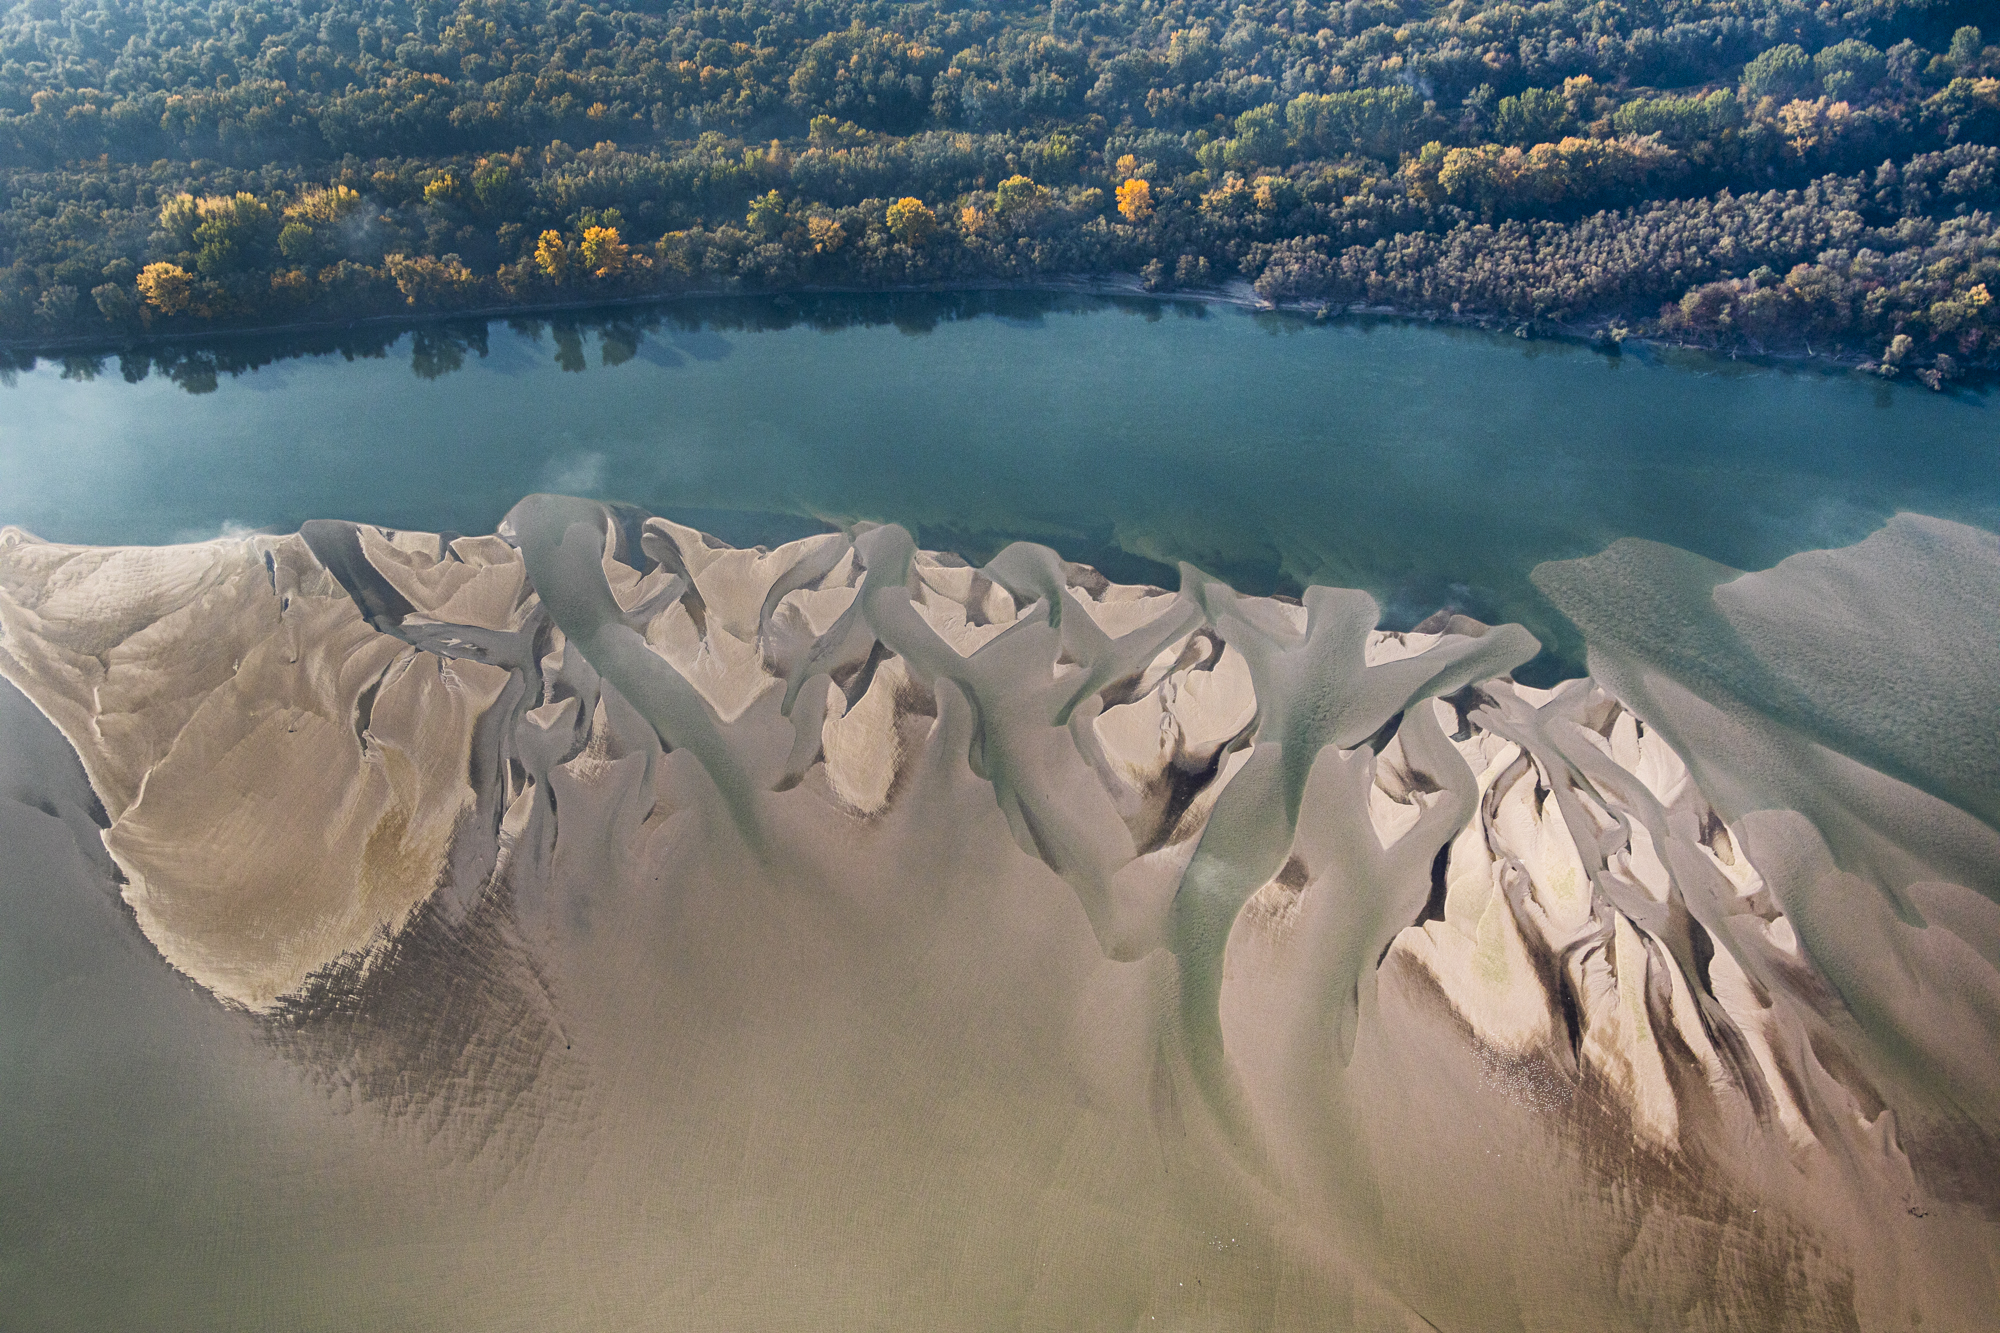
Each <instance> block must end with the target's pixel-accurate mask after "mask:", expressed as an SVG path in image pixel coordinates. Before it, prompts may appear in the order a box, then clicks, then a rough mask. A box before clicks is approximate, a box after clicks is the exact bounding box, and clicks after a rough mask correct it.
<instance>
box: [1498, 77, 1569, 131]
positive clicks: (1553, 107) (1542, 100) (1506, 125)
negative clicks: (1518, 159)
mask: <svg viewBox="0 0 2000 1333" xmlns="http://www.w3.org/2000/svg"><path fill="white" fill-rule="evenodd" d="M1569 125H1570V114H1569V99H1568V98H1566V97H1564V96H1563V95H1562V91H1561V90H1560V89H1557V88H1529V89H1526V90H1525V91H1523V92H1522V93H1521V95H1520V96H1519V97H1503V98H1501V99H1500V106H1499V108H1498V109H1497V110H1496V111H1495V112H1494V113H1493V137H1494V138H1496V139H1498V140H1500V141H1501V142H1503V143H1517V144H1537V143H1549V142H1551V141H1552V140H1555V139H1559V138H1561V137H1562V133H1563V131H1564V129H1566V128H1567V127H1568V126H1569Z"/></svg>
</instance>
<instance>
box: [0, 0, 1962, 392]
mask: <svg viewBox="0 0 2000 1333" xmlns="http://www.w3.org/2000/svg"><path fill="white" fill-rule="evenodd" d="M1982 15H1984V16H1985V17H1986V18H1987V26H1988V27H1989V28H1994V27H1996V22H1995V19H1994V18H1993V17H1992V15H1991V14H1990V11H1989V6H1988V5H1986V4H1984V3H1978V2H1977V0H1821V2H1819V3H1807V2H1806V0H1544V2H1543V3H1538V4H1521V3H1514V2H1513V0H1448V2H1446V3H1439V2H1438V0H1344V2H1342V0H1329V2H1328V3H1316V2H1315V0H1296V2H1294V3H1280V2H1279V0H1245V2H1244V3H1237V4H1232V5H1224V4H1222V3H1220V2H1219V0H1099V2H1096V3H1093V2H1092V0H1052V3H1048V4H1042V5H1036V6H1032V7H1030V6H1026V5H1010V4H1007V3H1004V2H1003V3H998V4H994V5H992V7H990V8H975V7H972V6H971V5H970V4H958V3H954V0H907V2H899V0H734V2H732V0H722V3H718V4H715V5H712V6H711V5H706V4H701V3H693V2H691V0H592V2H591V3H583V2H582V0H458V3H456V4H453V3H451V0H414V2H412V0H248V3H236V2H233V0H232V2H230V3H224V2H223V0H15V2H14V3H12V4H11V6H10V7H9V8H7V9H5V10H4V11H0V182H4V197H3V198H0V342H4V343H5V344H6V345H7V346H8V347H9V348H11V349H12V354H13V355H15V356H17V357H18V356H20V355H23V354H32V353H33V351H34V350H35V349H37V348H41V349H48V348H56V347H63V346H70V347H85V346H101V347H105V348H114V349H115V348H118V347H130V346H135V345H138V344H139V343H141V342H144V341H147V340H148V339H149V337H151V336H156V335H161V334H181V333H192V332H199V331H203V330H213V329H240V328H262V327H276V326H300V325H330V324H335V323H341V322H347V321H353V320H357V319H361V318H367V317H377V316H393V315H409V316H428V315H434V314H442V313H447V312H465V311H471V310H503V309H521V310H527V309H536V308H540V309H547V308H554V307H561V306H581V305H587V304H593V303H609V302H612V301H625V300H635V299H644V298H648V297H654V296H666V295H672V294H679V293H688V292H745V293H748V292H763V291H810V290H851V289H875V288H903V287H942V286H954V285H977V284H980V283H995V282H1027V283H1034V282H1038V281H1049V280H1052V279H1056V278H1064V277H1072V276H1078V275H1085V276H1091V275H1096V276H1101V275H1113V274H1128V275H1134V276H1136V277H1137V278H1138V279H1139V280H1140V281H1142V282H1143V284H1144V285H1145V287H1146V288H1148V289H1149V290H1153V291H1170V290H1176V289H1184V290H1204V289H1213V288H1217V287H1220V286H1222V285H1224V284H1227V283H1231V282H1247V283H1249V284H1251V286H1252V287H1253V288H1254V290H1255V292H1256V293H1257V294H1258V295H1259V296H1261V297H1262V298H1264V299H1266V300H1268V301H1271V302H1275V303H1281V304H1287V305H1302V306H1307V307H1312V306H1322V307H1325V308H1329V309H1334V310H1340V309H1347V308H1352V307H1357V306H1359V307H1365V308H1369V309H1389V310H1396V311H1404V312H1409V313H1413V314H1429V315H1437V316H1449V317H1456V318H1460V319H1480V320H1489V321H1504V322H1505V323H1506V325H1507V326H1509V327H1517V328H1518V329H1519V330H1520V331H1522V332H1523V333H1527V332H1532V331H1535V330H1537V329H1544V328H1547V329H1565V328H1566V329H1589V330H1592V331H1593V332H1594V333H1595V335H1596V336H1600V337H1604V338H1607V339H1610V340H1614V341H1615V340H1620V339H1623V338H1626V337H1629V336H1635V335H1637V336H1651V337H1665V338H1672V339H1675V340H1678V341H1683V342H1690V343H1698V344H1704V345H1711V346H1715V347H1718V348H1727V349H1731V350H1736V349H1742V350H1746V351H1749V352H1753V353H1759V352H1781V351H1788V350H1790V349H1793V348H1796V347H1806V348H1808V349H1812V350H1814V351H1815V352H1825V353H1842V354H1845V355H1848V356H1850V357H1852V358H1857V359H1865V361H1866V365H1867V368H1868V369H1870V370H1872V371H1873V372H1875V373H1878V374H1881V375H1884V376H1896V375H1908V376H1912V377H1916V378H1919V379H1922V380H1923V381H1925V382H1926V383H1929V384H1930V385H1931V386H1932V387H1934V388H1935V387H1939V386H1940V385H1942V384H1943V383H1945V382H1946V381H1948V380H1951V379H1953V378H1955V377H1957V376H1958V375H1960V374H1963V373H1966V372H1967V371H1970V370H1975V369H1988V370H1990V369H1991V368H1993V367H1994V366H1996V365H2000V307H1996V305H1995V302H1994V300H1993V291H1994V290H1995V289H1996V288H2000V234H1996V231H1995V227H1994V210H1995V208H1996V207H2000V147H1997V146H1996V145H2000V45H1991V44H1988V42H1987V40H1986V37H1987V34H1986V33H1984V32H1982V30H1981V28H1980V27H1979V26H1978V22H1979V20H1980V19H1981V17H1982ZM1992 35H1993V36H1995V37H1996V38H2000V31H1995V32H1994V33H1993V34H1992Z"/></svg>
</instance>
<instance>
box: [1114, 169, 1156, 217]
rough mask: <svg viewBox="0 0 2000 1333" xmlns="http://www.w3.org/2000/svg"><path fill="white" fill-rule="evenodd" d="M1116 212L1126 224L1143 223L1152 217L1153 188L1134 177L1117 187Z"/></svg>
mask: <svg viewBox="0 0 2000 1333" xmlns="http://www.w3.org/2000/svg"><path fill="white" fill-rule="evenodd" d="M1118 211H1119V213H1121V214H1122V215H1123V216H1124V218H1125V220H1126V221H1127V222H1144V221H1145V220H1146V219H1147V218H1149V217H1151V216H1153V187H1152V186H1150V185H1148V184H1147V183H1146V182H1145V181H1143V180H1140V179H1139V178H1138V177H1137V176H1134V177H1133V178H1132V179H1131V180H1128V181H1126V182H1125V183H1124V184H1123V185H1121V186H1119V187H1118Z"/></svg>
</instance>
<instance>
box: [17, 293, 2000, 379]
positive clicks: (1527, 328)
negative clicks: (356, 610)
mask: <svg viewBox="0 0 2000 1333" xmlns="http://www.w3.org/2000/svg"><path fill="white" fill-rule="evenodd" d="M989 292H990V293H1020V294H1040V295H1055V296H1063V295H1068V296H1084V297H1099V298H1108V299H1121V300H1136V301H1158V302H1162V303H1172V302H1181V303H1186V302H1194V303H1198V304H1203V305H1217V306H1229V307H1234V308H1238V309H1244V310H1253V311H1264V312H1269V313H1273V314H1286V315H1294V316H1298V317H1301V318H1307V319H1312V320H1315V321H1323V320H1335V319H1389V320H1408V321H1412V322H1416V323H1423V324H1440V325H1446V326H1449V327H1453V328H1464V329H1478V330H1481V331H1484V332H1488V333H1497V334H1511V335H1512V336H1513V337H1516V338H1520V339H1523V340H1543V341H1549V340H1553V341H1562V342H1570V343H1576V344H1581V345H1585V346H1590V347H1593V348H1596V349H1598V350H1600V351H1603V352H1605V353H1607V354H1610V355H1620V354H1622V353H1624V352H1625V351H1626V350H1628V349H1629V350H1635V351H1638V350H1647V351H1655V352H1659V351H1666V352H1683V353H1696V354H1700V355H1706V356H1712V357H1716V358H1718V359H1726V360H1728V361H1731V362H1738V363H1743V364H1749V365H1770V366H1787V367H1794V368H1800V367H1805V368H1812V369H1819V370H1826V371H1834V372H1849V373H1858V374H1876V375H1880V374H1881V371H1880V362H1879V361H1878V360H1876V359H1875V358H1872V357H1870V356H1868V355H1866V354H1864V353H1861V352H1857V351H1855V350H1853V349H1851V348H1846V347H1841V346H1835V347H1833V348H1815V347H1814V346H1813V345H1812V343H1811V341H1810V340H1809V339H1807V340H1802V341H1801V342H1800V343H1799V344H1798V345H1796V346H1781V347H1769V346H1764V345H1761V344H1756V343H1754V342H1753V343H1752V345H1750V346H1747V347H1746V346H1741V345H1738V346H1725V345H1721V344H1719V343H1716V342H1703V341H1699V340H1694V339H1686V338H1675V337H1671V336H1667V335H1665V334H1663V333H1662V332H1660V331H1659V330H1658V329H1657V328H1654V327H1648V326H1650V325H1653V324H1655V323H1656V321H1655V320H1654V319H1653V318H1652V317H1649V316H1645V315H1641V314H1638V313H1635V312H1622V313H1600V314H1597V315H1593V316H1591V317H1590V318H1588V319H1584V320H1567V321H1565V320H1549V319H1539V318H1528V319H1522V318H1520V317H1518V316H1513V315H1508V314H1506V313H1504V312H1499V311H1467V310H1458V311H1451V310H1436V309H1419V308H1409V307H1403V306H1397V305H1393V304H1368V303H1365V302H1351V303H1347V304H1339V303H1334V302H1328V301H1320V300H1311V299H1305V300H1279V301H1273V300H1270V299H1267V298H1266V297H1264V296H1262V295H1260V294H1259V293H1258V292H1257V290H1256V288H1255V287H1253V286H1252V285H1251V284H1250V283H1249V282H1247V281H1244V280H1242V279H1233V280H1231V281H1228V282H1225V283H1221V284H1219V285H1215V286H1206V287H1149V286H1148V285H1147V284H1146V282H1145V281H1144V280H1143V279H1142V278H1141V277H1140V276H1139V275H1138V274H1132V273H1111V274H1073V275H1067V276H1062V277H1055V278H1041V279H1032V280H1008V279H989V280H968V281H965V282H947V283H927V284H910V285H905V286H884V287H861V286H801V287H796V288H789V289H778V290H771V291H743V290H729V289H727V288H721V287H717V288H707V289H700V290H689V291H681V292H670V293H649V294H644V295H631V296H619V297H606V296H602V295H598V296H593V297H590V298H587V299H577V300H572V301H535V302H527V303H518V304H514V303H510V304H494V305H486V306H476V307H471V308H467V309H460V310H438V309H430V310H423V309H409V310H402V311H387V312H380V313H374V314H366V315H359V316H356V317H354V318H350V319H318V320H296V321H289V322H286V323H281V324H243V325H234V326H221V327H211V328H206V329H191V330H175V331H171V332H169V331H150V330H149V331H147V332H145V333H141V334H138V335H134V336H128V337H123V338H94V337H93V338H83V337H79V338H58V339H0V371H5V370H27V369H31V368H32V367H33V365H34V363H35V362H37V361H40V360H70V359H75V358H78V357H93V356H94V357H98V358H104V357H110V356H117V355H121V354H130V353H134V352H141V351H149V350H153V349H166V348H199V347H204V346H215V345H218V344H227V343H232V342H239V341H242V340H248V339H269V338H284V337H290V336H298V337H313V336H315V335H331V334H339V333H343V332H349V331H355V332H360V331H370V330H377V331H389V330H394V331H396V332H398V333H400V332H402V331H405V330H415V329H423V328H435V327H439V326H449V325H462V324H466V323H469V322H473V321H485V320H496V319H501V320H507V319H547V318H550V317H558V318H559V317H562V316H574V315H581V314H587V313H589V312H593V311H607V312H608V311H625V310H632V311H637V310H651V309H672V308H680V307H687V306H695V305H703V304H712V303H715V302H720V301H759V300H761V301H768V302H772V303H775V304H778V305H780V306H782V305H783V304H785V303H787V302H792V301H798V300H806V299H815V298H839V297H897V296H925V297H929V296H950V295H973V294H978V293H989ZM1641 329H1644V330H1646V331H1645V332H1639V331H1638V330H1641ZM1882 378H1884V379H1886V380H1894V379H1897V378H1906V376H1903V375H1902V374H1901V373H1900V370H1897V371H1892V373H1890V374H1888V375H1883V376H1882ZM1908 378H1915V377H1908ZM1996 379H2000V362H1995V361H1991V360H1987V361H1980V362H1971V363H1967V364H1964V365H1961V366H1959V367H1958V368H1957V370H1956V372H1955V373H1954V374H1952V375H1950V376H1947V377H1938V376H1936V375H1935V374H1934V372H1933V373H1930V375H1929V377H1927V378H1924V379H1923V380H1922V382H1924V383H1925V384H1926V385H1927V386H1928V387H1929V388H1931V389H1932V390H1933V391H1937V392H1944V391H1948V390H1950V389H1953V388H1971V387H1978V386H1983V385H1986V384H1990V383H1992V382H1994V381H1995V380H1996Z"/></svg>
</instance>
